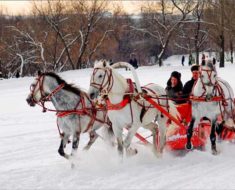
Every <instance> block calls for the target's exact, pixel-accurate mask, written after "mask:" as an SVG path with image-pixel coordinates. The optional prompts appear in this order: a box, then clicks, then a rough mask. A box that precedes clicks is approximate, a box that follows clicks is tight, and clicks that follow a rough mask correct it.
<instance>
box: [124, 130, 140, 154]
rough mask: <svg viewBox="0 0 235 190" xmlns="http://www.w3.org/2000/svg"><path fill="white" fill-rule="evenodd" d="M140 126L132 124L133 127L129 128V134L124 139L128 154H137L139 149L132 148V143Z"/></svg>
mask: <svg viewBox="0 0 235 190" xmlns="http://www.w3.org/2000/svg"><path fill="white" fill-rule="evenodd" d="M137 130H138V127H137V126H135V125H132V127H131V128H130V129H129V130H128V133H127V136H126V138H125V140H124V144H123V145H124V147H125V149H126V153H127V155H128V156H131V155H134V154H137V150H136V149H131V148H130V145H131V140H132V138H133V137H134V135H135V133H136V132H137Z"/></svg>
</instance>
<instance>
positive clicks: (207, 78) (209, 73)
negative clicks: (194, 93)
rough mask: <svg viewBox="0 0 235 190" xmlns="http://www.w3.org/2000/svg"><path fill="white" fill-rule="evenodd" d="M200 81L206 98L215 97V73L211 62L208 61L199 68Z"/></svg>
mask: <svg viewBox="0 0 235 190" xmlns="http://www.w3.org/2000/svg"><path fill="white" fill-rule="evenodd" d="M200 81H201V84H202V88H203V90H204V95H205V96H206V98H208V99H210V98H211V97H213V96H215V87H216V85H217V72H216V68H215V66H214V65H213V63H212V60H208V61H207V62H206V65H205V66H201V68H200Z"/></svg>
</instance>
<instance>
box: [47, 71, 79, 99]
mask: <svg viewBox="0 0 235 190" xmlns="http://www.w3.org/2000/svg"><path fill="white" fill-rule="evenodd" d="M43 75H44V76H49V77H52V78H54V79H55V80H56V81H57V83H58V84H59V85H60V84H64V87H63V89H64V90H68V91H70V92H73V93H75V94H77V95H80V93H81V92H83V91H82V90H81V89H80V88H78V87H75V86H74V84H68V83H67V82H66V81H65V80H64V79H62V78H61V77H60V76H59V75H57V74H56V73H54V72H46V73H43Z"/></svg>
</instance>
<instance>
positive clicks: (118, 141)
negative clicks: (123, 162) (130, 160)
mask: <svg viewBox="0 0 235 190" xmlns="http://www.w3.org/2000/svg"><path fill="white" fill-rule="evenodd" d="M117 144H118V146H117V149H118V154H119V155H120V156H121V157H122V158H123V140H122V137H118V138H117Z"/></svg>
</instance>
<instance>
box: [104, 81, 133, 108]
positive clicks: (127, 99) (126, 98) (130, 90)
mask: <svg viewBox="0 0 235 190" xmlns="http://www.w3.org/2000/svg"><path fill="white" fill-rule="evenodd" d="M127 83H128V85H129V88H128V90H127V92H126V93H128V95H125V96H124V97H123V100H122V101H121V102H119V103H117V104H112V103H111V102H110V100H109V99H108V98H107V99H106V106H107V110H121V109H122V108H124V107H125V106H126V105H127V104H129V103H130V102H131V95H132V94H133V93H134V90H135V88H134V85H133V82H132V80H131V79H127Z"/></svg>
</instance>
